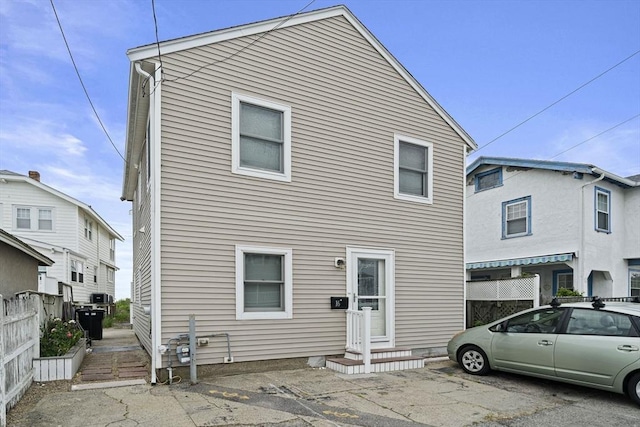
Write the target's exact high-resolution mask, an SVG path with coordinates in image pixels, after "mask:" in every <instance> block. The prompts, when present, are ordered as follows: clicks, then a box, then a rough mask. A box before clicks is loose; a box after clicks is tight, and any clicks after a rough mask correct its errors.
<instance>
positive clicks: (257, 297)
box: [236, 246, 293, 320]
mask: <svg viewBox="0 0 640 427" xmlns="http://www.w3.org/2000/svg"><path fill="white" fill-rule="evenodd" d="M292 293H293V284H292V250H291V249H281V248H264V247H252V246H236V319H239V320H240V319H291V318H292V316H293V310H292V303H293V296H292Z"/></svg>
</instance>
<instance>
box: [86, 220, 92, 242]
mask: <svg viewBox="0 0 640 427" xmlns="http://www.w3.org/2000/svg"><path fill="white" fill-rule="evenodd" d="M84 237H85V238H86V239H87V240H89V241H93V221H92V220H91V218H89V217H88V216H85V217H84Z"/></svg>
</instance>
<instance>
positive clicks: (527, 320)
mask: <svg viewBox="0 0 640 427" xmlns="http://www.w3.org/2000/svg"><path fill="white" fill-rule="evenodd" d="M564 312H565V310H564V309H557V308H556V309H553V308H547V309H543V310H537V311H532V312H529V313H525V314H521V315H520V316H516V317H514V318H512V319H509V321H508V322H507V327H506V331H507V332H518V333H538V334H541V333H544V334H553V333H556V332H557V330H558V328H559V326H560V321H561V319H562V315H563V314H564Z"/></svg>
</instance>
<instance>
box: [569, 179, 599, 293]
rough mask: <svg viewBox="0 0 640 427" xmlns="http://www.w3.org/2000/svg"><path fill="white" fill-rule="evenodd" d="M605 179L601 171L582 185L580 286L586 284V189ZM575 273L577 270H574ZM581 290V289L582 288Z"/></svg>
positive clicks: (579, 254)
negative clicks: (596, 176)
mask: <svg viewBox="0 0 640 427" xmlns="http://www.w3.org/2000/svg"><path fill="white" fill-rule="evenodd" d="M603 179H604V173H601V174H600V176H599V177H598V178H596V179H594V180H593V181H589V182H587V183H585V184H582V186H581V187H580V244H579V248H580V249H579V251H580V252H579V253H578V256H577V258H578V262H577V264H578V283H580V286H582V285H583V284H584V281H585V280H586V278H585V277H584V276H585V269H584V267H585V265H584V264H585V263H584V259H585V247H586V244H585V241H584V240H585V236H586V231H585V230H586V227H585V221H586V220H585V216H586V215H587V209H586V206H585V205H584V189H585V187H586V186H588V185H591V184H595V183H596V182H598V181H602V180H603ZM574 273H575V271H574ZM580 291H581V290H580ZM586 291H587V292H588V291H589V285H588V284H587V289H586Z"/></svg>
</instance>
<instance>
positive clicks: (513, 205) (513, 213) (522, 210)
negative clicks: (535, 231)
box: [502, 196, 531, 239]
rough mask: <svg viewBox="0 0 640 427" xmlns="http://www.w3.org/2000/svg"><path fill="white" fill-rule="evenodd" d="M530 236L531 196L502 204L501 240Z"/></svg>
mask: <svg viewBox="0 0 640 427" xmlns="http://www.w3.org/2000/svg"><path fill="white" fill-rule="evenodd" d="M529 234H531V196H527V197H522V198H520V199H515V200H510V201H508V202H502V238H503V239H506V238H510V237H519V236H527V235H529Z"/></svg>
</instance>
